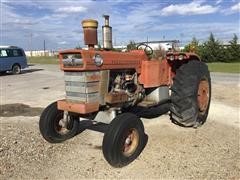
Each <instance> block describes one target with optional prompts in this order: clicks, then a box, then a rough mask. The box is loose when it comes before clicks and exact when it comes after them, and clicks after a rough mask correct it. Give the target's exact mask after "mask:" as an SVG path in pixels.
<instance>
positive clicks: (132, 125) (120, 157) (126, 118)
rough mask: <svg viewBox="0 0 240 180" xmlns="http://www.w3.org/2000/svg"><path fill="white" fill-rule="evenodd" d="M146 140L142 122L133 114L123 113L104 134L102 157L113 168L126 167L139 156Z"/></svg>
mask: <svg viewBox="0 0 240 180" xmlns="http://www.w3.org/2000/svg"><path fill="white" fill-rule="evenodd" d="M147 140H148V136H147V135H146V134H145V133H144V127H143V123H142V121H141V120H140V119H139V118H138V117H137V116H136V115H134V114H131V113H123V114H121V115H119V116H117V117H116V118H114V119H113V120H112V122H111V123H110V124H109V127H108V130H107V131H106V133H105V134H104V137H103V144H102V150H103V155H104V157H105V159H106V160H107V162H108V163H109V164H110V165H111V166H113V167H123V166H126V165H128V164H129V163H131V162H132V161H133V160H135V159H136V158H137V157H138V156H139V155H140V153H141V152H142V150H143V149H144V147H145V145H146V144H147Z"/></svg>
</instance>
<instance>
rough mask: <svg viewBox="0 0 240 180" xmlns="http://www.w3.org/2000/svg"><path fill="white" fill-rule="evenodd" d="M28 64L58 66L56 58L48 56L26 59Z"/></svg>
mask: <svg viewBox="0 0 240 180" xmlns="http://www.w3.org/2000/svg"><path fill="white" fill-rule="evenodd" d="M27 59H28V64H58V58H57V57H50V56H45V57H44V56H39V57H28V58H27Z"/></svg>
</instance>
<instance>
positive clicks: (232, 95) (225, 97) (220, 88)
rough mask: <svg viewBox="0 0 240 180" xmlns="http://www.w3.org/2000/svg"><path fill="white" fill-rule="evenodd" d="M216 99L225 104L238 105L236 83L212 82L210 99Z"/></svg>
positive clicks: (238, 93)
mask: <svg viewBox="0 0 240 180" xmlns="http://www.w3.org/2000/svg"><path fill="white" fill-rule="evenodd" d="M214 100H217V101H220V102H222V103H224V104H226V105H230V106H234V107H240V106H239V105H240V91H239V86H238V84H236V85H233V84H228V85H223V84H213V85H212V101H214Z"/></svg>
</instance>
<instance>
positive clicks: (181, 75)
mask: <svg viewBox="0 0 240 180" xmlns="http://www.w3.org/2000/svg"><path fill="white" fill-rule="evenodd" d="M171 90H172V94H171V106H170V117H171V120H172V122H173V123H175V124H178V125H180V126H184V127H195V128H196V127H199V126H201V125H202V124H203V123H205V121H206V119H207V116H208V111H209V106H210V101H211V79H210V73H209V71H208V67H207V65H206V64H205V63H203V62H200V61H196V60H193V61H189V62H188V63H186V64H183V65H182V66H181V67H180V68H179V69H177V71H176V76H175V77H174V80H173V86H172V88H171Z"/></svg>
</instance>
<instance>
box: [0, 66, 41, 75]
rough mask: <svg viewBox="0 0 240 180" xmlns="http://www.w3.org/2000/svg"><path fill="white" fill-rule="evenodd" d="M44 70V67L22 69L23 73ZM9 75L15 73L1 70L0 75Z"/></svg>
mask: <svg viewBox="0 0 240 180" xmlns="http://www.w3.org/2000/svg"><path fill="white" fill-rule="evenodd" d="M43 70H44V69H37V68H36V69H23V70H22V71H21V74H28V73H33V72H36V71H43ZM21 74H20V75H21ZM7 75H13V74H12V73H11V72H0V76H7ZM13 76H14V75H13Z"/></svg>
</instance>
